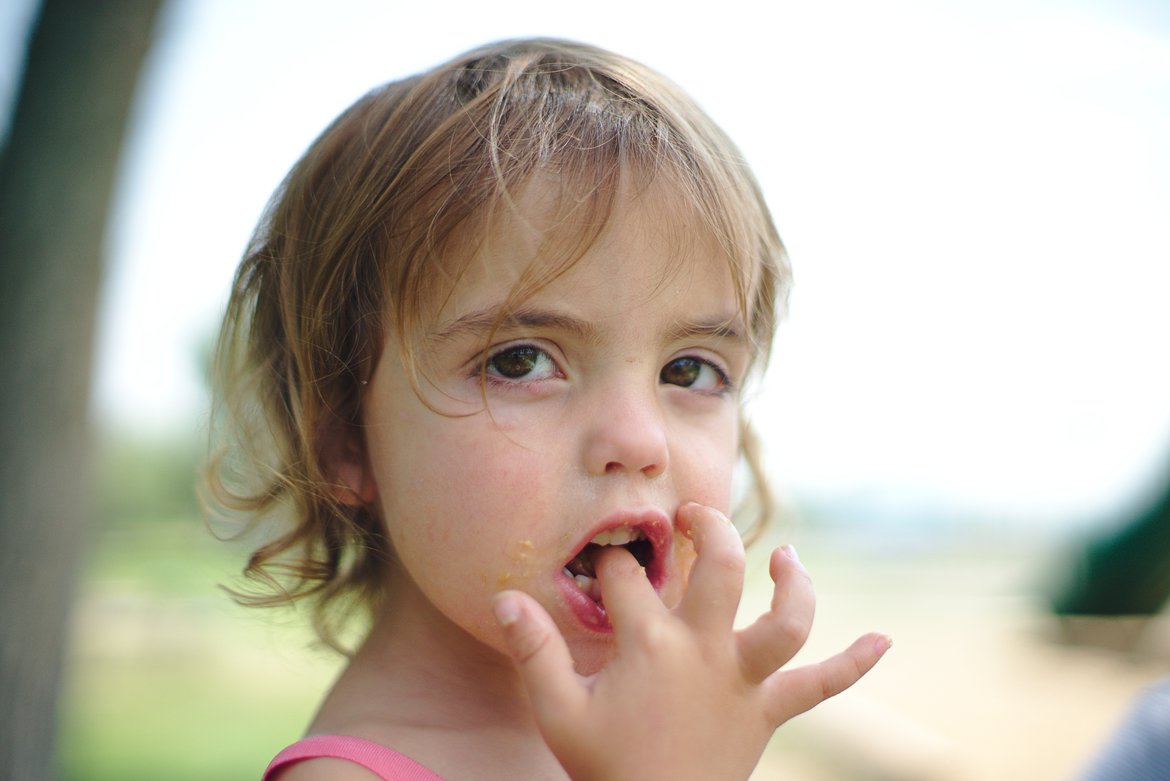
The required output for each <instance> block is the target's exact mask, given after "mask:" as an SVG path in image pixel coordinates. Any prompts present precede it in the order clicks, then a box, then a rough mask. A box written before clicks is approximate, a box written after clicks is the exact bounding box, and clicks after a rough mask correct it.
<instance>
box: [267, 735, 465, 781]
mask: <svg viewBox="0 0 1170 781" xmlns="http://www.w3.org/2000/svg"><path fill="white" fill-rule="evenodd" d="M322 757H326V758H329V759H345V760H348V761H350V762H353V763H354V764H357V765H361V766H362V767H364V768H365V769H366V770H370V771H373V772H374V773H377V774H378V776H379V777H380V778H382V779H384V781H443V779H442V778H440V777H439V776H437V775H435V774H434V773H432V772H431V771H430V770H427V769H426V768H425V767H423V766H422V765H420V764H419V763H417V762H415V761H414V760H413V759H410V758H409V757H404V756H403V755H402V754H399V753H398V752H397V751H394V750H393V749H389V748H386V747H385V746H383V745H380V744H378V743H374V742H372V741H369V740H362V739H361V738H351V737H346V736H343V735H321V736H318V737H313V738H305V739H304V740H300V741H297V742H296V743H294V744H292V745H291V746H289V747H288V748H286V749H285V750H284V751H282V752H280V753H279V754H277V755H276V759H274V760H272V763H271V764H270V765H269V766H268V769H267V770H265V771H264V779H263V781H272V779H275V778H276V771H277V770H280V769H281V768H283V767H287V766H288V765H291V764H293V763H294V762H300V761H301V760H304V759H319V758H322Z"/></svg>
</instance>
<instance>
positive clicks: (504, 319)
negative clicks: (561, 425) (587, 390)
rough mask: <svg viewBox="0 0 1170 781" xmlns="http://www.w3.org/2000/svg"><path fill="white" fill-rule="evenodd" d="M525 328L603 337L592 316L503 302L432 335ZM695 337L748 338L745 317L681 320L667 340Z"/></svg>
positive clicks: (452, 336) (442, 339) (446, 336)
mask: <svg viewBox="0 0 1170 781" xmlns="http://www.w3.org/2000/svg"><path fill="white" fill-rule="evenodd" d="M523 329H533V330H544V329H551V330H555V331H562V332H566V333H569V334H572V335H573V336H576V337H577V338H579V339H582V340H584V341H587V342H597V341H599V340H600V337H599V334H598V330H597V327H596V326H595V325H594V324H593V323H592V322H590V321H588V320H584V319H581V318H578V317H573V316H571V315H566V314H562V313H559V312H552V311H548V310H543V309H532V308H528V307H524V308H521V309H517V310H515V311H513V312H504V311H502V307H501V306H493V307H488V308H487V309H481V310H479V311H477V312H470V313H468V314H466V315H463V316H461V317H458V318H456V319H454V320H451V321H449V322H446V323H443V324H442V325H441V326H440V327H438V328H437V329H436V330H434V331H433V332H432V333H431V334H430V335H429V340H433V341H440V342H445V341H450V340H453V339H459V338H462V337H464V336H469V335H471V336H479V335H483V334H487V333H489V332H492V331H493V330H499V331H508V330H523ZM695 338H716V339H720V340H727V341H732V342H744V341H746V339H745V337H744V328H743V325H742V319H741V318H740V317H739V316H738V315H733V316H729V317H728V316H724V317H714V318H711V319H709V320H681V321H679V322H677V323H675V324H674V325H673V326H672V327H671V328H670V329H669V330H668V331H667V333H666V338H665V342H666V343H668V344H669V343H672V342H678V341H685V340H687V339H695Z"/></svg>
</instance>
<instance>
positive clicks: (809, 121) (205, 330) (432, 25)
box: [0, 0, 1170, 522]
mask: <svg viewBox="0 0 1170 781" xmlns="http://www.w3.org/2000/svg"><path fill="white" fill-rule="evenodd" d="M17 5H19V3H17V2H15V0H13V5H12V6H10V9H9V10H8V11H5V12H4V13H5V14H6V15H7V16H0V25H6V26H7V28H8V29H6V30H5V36H4V37H3V38H0V47H3V48H7V49H8V50H11V49H12V47H13V46H14V45H16V43H18V42H19V36H16V35H13V34H12V31H13V29H14V25H16V24H17V23H18V21H19V12H13V11H12V10H11V8H13V7H15V6H17ZM424 5H425V7H424ZM326 7H327V9H328V10H326ZM764 8H765V6H764V5H763V4H757V3H752V4H751V10H749V4H748V3H746V2H743V3H741V2H734V1H733V2H722V3H715V4H713V3H702V4H698V3H696V4H687V3H679V2H675V3H655V4H651V3H637V2H629V1H628V0H626V1H625V2H592V3H588V4H565V3H547V2H543V1H542V2H519V3H502V4H493V5H484V4H482V3H474V4H471V3H466V4H464V3H460V2H454V3H452V2H446V3H429V4H417V3H409V4H407V3H398V2H381V3H379V2H359V1H358V0H336V1H335V2H330V3H328V4H324V3H308V2H288V1H287V0H285V1H283V2H277V1H276V0H265V1H263V2H258V1H256V2H239V1H238V0H175V1H173V2H171V3H170V4H169V5H168V7H167V11H166V14H165V18H164V24H163V29H162V34H161V36H160V38H159V39H158V41H157V45H156V46H155V50H154V52H153V54H152V56H151V58H150V61H149V62H148V67H147V71H146V74H145V81H144V83H143V85H142V89H141V92H140V100H139V103H138V110H137V116H136V122H135V125H134V128H133V131H132V134H131V138H130V142H129V146H128V149H127V155H126V158H125V165H124V170H123V176H122V182H121V188H120V191H119V198H118V204H119V208H118V213H117V218H116V220H115V223H114V225H113V229H112V231H111V234H110V238H109V242H108V250H109V257H110V260H109V262H110V267H109V273H108V274H107V285H106V289H105V291H104V294H103V296H104V298H103V301H104V307H103V316H102V322H101V326H100V329H99V344H98V348H99V352H98V355H99V366H98V373H97V382H96V393H95V397H94V409H95V412H96V413H97V414H98V415H100V416H101V417H102V418H103V419H104V420H106V421H111V422H116V423H117V424H118V425H123V426H131V427H135V428H139V429H145V430H164V429H165V430H176V429H180V430H182V429H191V428H194V427H197V426H199V425H200V424H201V423H202V421H203V417H204V412H203V410H204V407H205V399H204V396H203V392H202V389H201V384H200V380H199V372H198V369H197V364H196V360H195V356H196V354H197V352H198V350H199V349H201V346H202V345H204V344H205V343H206V342H207V341H208V340H210V338H211V335H212V333H213V332H214V328H215V323H216V320H217V318H218V315H219V310H220V308H221V307H222V305H223V302H224V299H225V295H226V289H227V285H228V281H229V279H230V276H231V273H232V270H233V267H234V265H235V264H236V262H237V261H238V259H239V255H240V253H241V251H242V249H243V246H244V243H245V241H246V240H247V237H248V234H249V232H250V230H251V229H252V227H253V226H254V224H255V221H256V219H257V217H258V215H259V213H260V210H261V209H262V207H263V205H264V202H265V200H266V199H267V197H268V195H269V194H270V193H271V191H272V189H273V188H274V187H275V185H276V184H277V182H278V181H279V180H280V178H281V177H282V175H283V174H284V172H285V171H286V170H287V168H288V167H289V166H290V165H291V164H292V163H293V162H294V160H295V159H296V158H297V156H298V155H299V154H300V152H302V151H303V150H304V148H305V147H306V145H307V144H308V143H309V142H310V141H311V140H312V138H313V137H314V136H315V135H316V134H317V133H318V132H319V131H320V130H321V129H322V128H323V127H324V125H325V124H326V123H327V122H328V121H330V120H331V119H332V118H333V117H334V116H335V115H336V114H337V113H338V112H339V111H341V110H342V109H343V108H344V107H345V106H347V105H348V104H349V103H350V102H352V101H353V100H354V99H355V98H357V97H358V96H360V95H361V94H362V93H363V92H365V91H366V90H367V89H368V88H370V87H372V86H374V85H375V84H378V83H381V82H383V81H386V80H390V79H393V78H397V77H400V76H403V75H407V74H409V73H412V72H414V71H417V70H419V69H421V68H425V67H428V66H430V65H433V64H435V63H437V62H439V61H441V60H444V59H446V58H448V57H450V56H452V55H454V54H456V53H458V52H460V51H462V50H464V49H467V48H469V47H471V46H474V45H477V44H480V43H483V42H485V41H488V40H492V39H496V38H504V37H515V36H521V35H534V34H538V35H554V36H561V37H571V38H577V39H580V40H584V41H588V42H591V43H596V44H600V45H602V46H606V47H609V48H612V49H615V50H617V51H619V52H621V53H624V54H627V55H629V56H632V57H635V58H637V59H640V60H642V61H644V62H646V63H647V64H649V65H651V66H653V67H655V68H657V69H659V70H661V71H662V72H664V73H666V74H667V75H668V76H670V77H671V78H673V79H674V80H676V81H677V82H679V83H680V84H682V85H683V87H685V88H686V89H687V90H688V91H690V92H691V94H692V95H694V96H695V97H696V98H697V99H698V100H699V102H700V103H701V104H702V105H704V106H705V107H706V108H707V109H708V110H709V112H710V113H711V114H712V115H713V116H714V117H715V118H716V120H717V121H719V122H720V123H721V124H722V125H723V126H724V127H725V128H726V129H727V130H728V132H729V133H730V134H731V135H732V137H733V138H735V139H736V141H737V142H738V143H739V144H740V146H741V148H742V149H743V151H744V152H745V154H746V155H747V157H748V159H749V161H750V162H751V163H752V165H753V167H754V168H755V170H756V172H757V175H758V176H759V178H760V180H761V181H762V183H763V185H764V188H765V191H766V195H767V197H768V199H769V202H770V204H771V206H772V208H773V211H774V214H775V217H776V220H777V223H778V225H779V227H780V231H781V234H782V236H783V237H784V239H785V242H786V244H787V245H788V247H789V250H790V253H791V255H792V259H793V264H794V266H795V269H796V278H797V284H796V288H795V291H794V294H793V297H792V308H791V313H790V316H789V319H788V322H787V323H786V324H785V325H784V326H783V330H782V331H781V337H780V341H779V345H778V348H777V352H776V354H775V356H774V358H773V364H772V369H771V372H770V374H769V376H768V378H767V382H766V384H765V386H764V387H763V389H762V390H761V392H760V394H759V396H758V398H757V400H756V402H755V405H754V409H755V417H756V419H757V421H758V423H759V425H760V427H761V429H762V430H763V432H764V435H765V439H766V441H767V443H768V453H769V461H770V463H771V465H772V468H773V471H774V472H775V473H776V475H777V478H778V480H779V482H780V483H781V485H782V486H783V487H785V488H786V489H787V490H789V491H792V492H796V493H804V494H806V495H810V496H818V495H838V496H839V495H843V494H852V495H857V496H861V497H866V496H868V497H873V498H874V501H881V500H882V497H885V499H887V500H889V499H890V497H894V498H895V499H894V500H893V501H895V503H896V502H909V503H915V502H917V503H919V504H928V503H936V502H937V503H941V504H943V505H947V506H951V507H958V508H965V509H967V510H970V511H974V512H981V513H987V514H993V515H994V514H997V513H1003V514H1009V515H1026V516H1031V517H1035V518H1036V519H1037V520H1038V522H1039V521H1041V520H1049V521H1050V520H1054V519H1055V520H1060V519H1064V520H1069V519H1072V520H1081V519H1084V518H1086V517H1090V516H1093V515H1095V514H1099V513H1101V512H1103V511H1104V510H1106V509H1108V508H1110V507H1112V506H1114V505H1115V504H1116V503H1118V502H1119V501H1124V500H1126V499H1128V498H1132V496H1133V494H1134V491H1136V490H1138V489H1139V488H1140V487H1142V486H1144V485H1148V484H1149V482H1150V481H1151V480H1153V479H1155V477H1156V475H1158V474H1159V470H1161V471H1162V472H1165V471H1166V467H1167V465H1168V464H1170V461H1168V460H1167V455H1168V454H1170V361H1168V360H1167V359H1166V356H1167V353H1168V350H1167V342H1168V337H1170V305H1168V303H1167V291H1170V230H1168V228H1170V224H1168V223H1170V147H1168V145H1167V143H1166V141H1165V139H1167V138H1170V10H1167V6H1166V4H1164V3H1162V2H1133V1H1132V0H1131V1H1130V2H1125V1H1123V2H1117V1H1116V0H1090V1H1087V2H1067V1H1066V2H1056V1H1055V0H1052V1H1050V2H1041V1H1039V0H1023V1H1022V2H1021V1H1020V0H1011V1H1010V2H1008V1H1007V0H1002V1H998V2H997V1H995V0H992V1H991V2H988V1H987V0H955V1H954V2H909V1H907V0H891V2H885V3H873V2H867V0H840V1H837V2H833V1H829V2H813V1H812V0H807V1H806V2H784V1H783V0H782V1H781V2H777V3H773V4H770V7H768V8H767V10H764ZM403 9H407V10H403ZM8 17H15V18H16V20H17V21H13V22H9V21H7V19H8ZM5 56H6V59H5V60H3V61H2V62H9V61H11V57H9V56H8V55H7V54H6V55H5ZM9 70H11V68H9ZM10 75H11V74H10V73H9V74H5V76H6V77H10ZM6 81H7V82H11V78H6ZM0 86H2V85H0Z"/></svg>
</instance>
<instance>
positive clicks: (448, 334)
mask: <svg viewBox="0 0 1170 781" xmlns="http://www.w3.org/2000/svg"><path fill="white" fill-rule="evenodd" d="M524 328H531V329H553V330H557V331H566V332H568V333H571V334H573V335H574V336H577V337H580V338H581V339H585V340H588V341H596V340H597V329H596V328H594V326H593V324H592V323H590V322H588V321H586V320H581V319H579V318H576V317H570V316H568V315H563V314H559V313H557V312H549V311H545V310H542V309H530V308H522V309H517V310H515V311H513V312H505V311H503V307H500V306H493V307H489V308H487V309H481V310H479V311H478V312H471V313H469V314H466V315H463V316H462V317H458V318H456V319H454V320H452V321H450V322H448V323H444V324H443V325H442V326H441V327H440V328H438V329H437V330H435V331H434V332H432V333H431V335H430V338H431V339H433V340H436V341H443V342H445V341H449V340H451V339H458V338H460V337H462V336H466V335H469V334H470V335H481V334H486V333H488V332H491V331H493V330H500V331H503V330H509V329H511V330H518V329H524Z"/></svg>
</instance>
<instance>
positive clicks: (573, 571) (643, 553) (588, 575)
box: [564, 526, 657, 603]
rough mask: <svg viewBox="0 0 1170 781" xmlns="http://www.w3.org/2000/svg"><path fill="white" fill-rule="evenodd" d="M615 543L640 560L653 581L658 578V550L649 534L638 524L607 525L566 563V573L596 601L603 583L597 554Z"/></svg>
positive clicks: (599, 599) (599, 598)
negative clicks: (614, 526)
mask: <svg viewBox="0 0 1170 781" xmlns="http://www.w3.org/2000/svg"><path fill="white" fill-rule="evenodd" d="M612 545H616V546H618V547H622V548H625V549H626V550H628V551H629V552H630V553H631V554H632V555H633V557H634V558H635V559H637V561H638V564H640V565H641V566H642V567H643V568H645V569H646V570H647V572H648V573H649V574H650V579H651V582H652V583H653V582H655V580H656V579H657V578H656V572H655V569H656V568H655V567H654V564H655V560H656V557H655V554H654V544H653V543H652V542H651V541H650V540H649V539H648V538H647V537H646V534H645V532H643V531H642V530H641V529H638V528H632V527H629V526H619V527H617V528H613V529H606V530H605V531H603V532H599V533H598V534H596V535H594V537H593V539H591V540H589V542H588V543H586V544H585V547H584V548H582V549H581V550H580V551H579V552H578V553H577V555H576V556H574V557H573V558H572V559H571V560H570V561H569V563H568V564H566V565H565V570H564V571H565V574H566V575H568V576H569V578H570V579H572V581H573V582H574V583H576V584H577V588H579V589H581V591H583V592H585V594H587V595H588V596H589V598H590V599H592V600H593V601H594V602H598V603H600V602H601V586H600V585H598V583H597V574H596V571H595V570H594V567H593V560H594V556H596V555H597V552H598V551H600V550H601V549H602V548H605V547H608V546H612Z"/></svg>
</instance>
